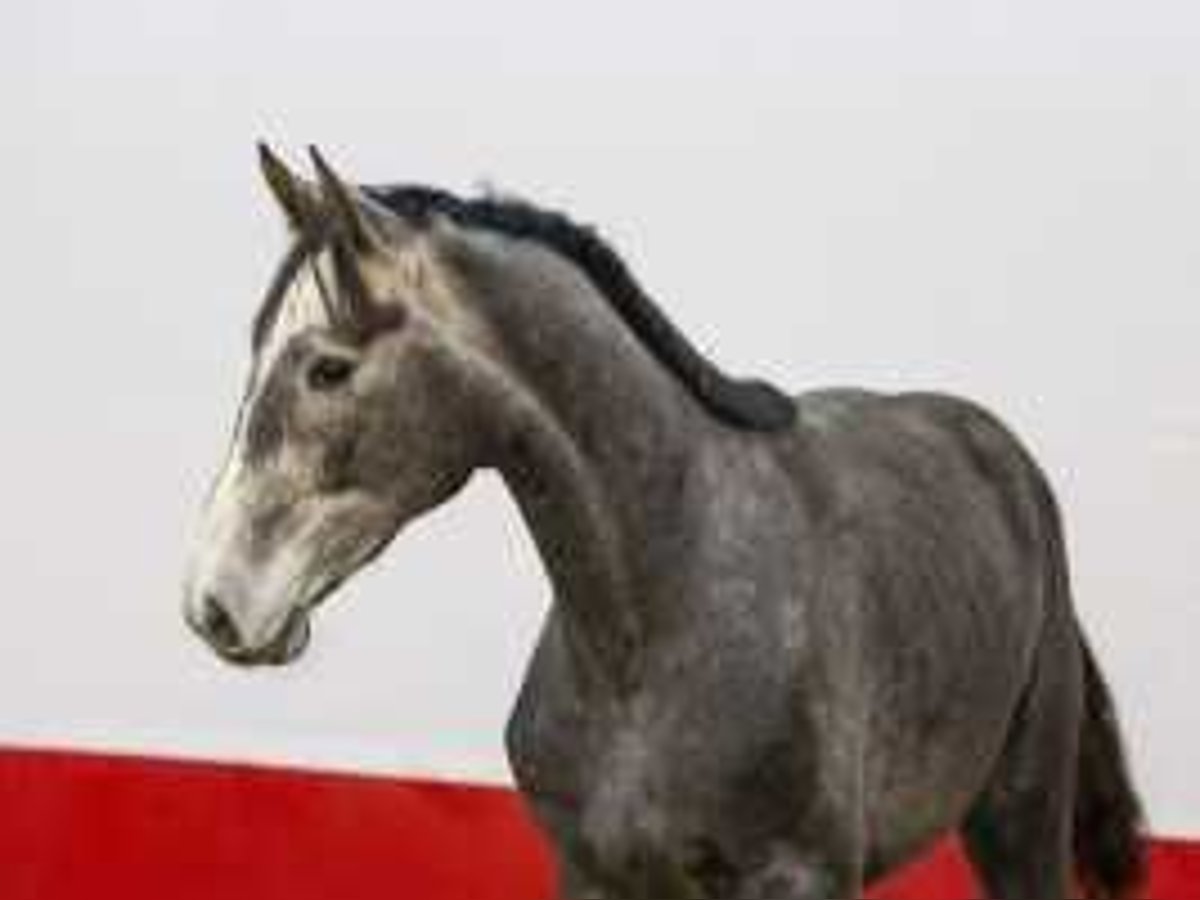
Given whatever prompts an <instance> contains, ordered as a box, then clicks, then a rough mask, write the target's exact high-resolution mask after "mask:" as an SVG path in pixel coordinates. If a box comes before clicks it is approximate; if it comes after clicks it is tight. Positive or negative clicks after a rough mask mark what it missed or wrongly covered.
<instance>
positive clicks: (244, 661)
mask: <svg viewBox="0 0 1200 900" xmlns="http://www.w3.org/2000/svg"><path fill="white" fill-rule="evenodd" d="M311 638H312V625H311V623H310V621H309V617H308V610H307V609H304V608H299V609H295V610H293V611H292V612H291V613H289V614H288V616H287V618H286V619H285V620H284V622H283V625H282V626H280V628H279V630H278V631H277V632H276V633H275V636H274V637H272V638H271V640H269V641H267V642H266V643H265V644H260V645H259V646H257V647H234V648H231V647H222V646H220V645H211V644H210V645H211V646H213V649H214V650H215V651H216V652H217V655H218V656H220V657H221V658H222V659H223V660H225V661H226V662H229V663H233V664H234V665H237V666H243V667H247V668H251V667H256V666H285V665H288V664H289V663H292V662H295V661H296V660H297V659H299V658H300V656H301V655H303V653H304V651H305V650H306V649H307V648H308V644H309V641H310V640H311Z"/></svg>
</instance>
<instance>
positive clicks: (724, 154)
mask: <svg viewBox="0 0 1200 900" xmlns="http://www.w3.org/2000/svg"><path fill="white" fill-rule="evenodd" d="M1198 88H1200V11H1198V8H1197V7H1196V6H1195V4H1193V3H1186V2H1174V3H1172V2H1163V0H1149V2H1147V0H1142V2H1137V3H1132V2H1125V3H1117V2H1109V0H1087V2H1084V0H1053V2H1047V0H1021V2H1008V3H1004V2H964V0H943V2H931V0H923V2H922V0H904V2H900V0H896V2H886V0H837V2H815V3H806V4H796V3H791V2H784V0H779V2H772V0H742V2H739V3H737V4H729V3H721V4H717V3H700V2H682V0H675V2H660V3H655V4H648V3H638V2H634V0H608V2H606V3H603V4H583V3H575V4H568V3H562V2H550V0H516V2H506V3H502V4H500V3H466V2H462V0H451V2H439V3H437V4H428V5H427V4H414V3H401V2H392V3H387V4H382V3H381V4H371V3H367V2H364V0H341V2H338V3H318V2H314V0H302V2H290V3H286V4H285V3H253V4H251V3H246V2H240V3H238V2H232V0H211V2H204V3H201V2H192V3H186V4H185V3H165V2H149V0H145V2H136V0H111V2H106V3H94V2H92V3H89V2H83V0H73V2H72V0H38V2H34V0H6V3H5V4H4V6H3V9H2V10H0V109H2V110H3V121H2V122H0V154H2V155H0V196H2V197H3V205H2V206H0V247H2V248H3V250H2V251H0V253H2V254H3V255H2V257H0V258H2V260H3V265H2V266H0V278H2V282H0V283H2V284H3V304H4V306H3V308H4V311H5V314H4V326H3V331H2V334H3V351H2V352H0V366H2V369H0V410H2V411H3V428H4V431H3V438H4V439H3V442H2V446H3V466H0V497H2V498H3V510H2V513H0V561H2V563H3V593H2V599H0V604H3V605H2V609H3V612H4V617H3V621H2V623H0V743H2V744H51V745H64V746H68V745H69V746H96V747H106V748H116V749H122V750H138V751H151V752H158V753H172V754H186V755H193V754H198V755H206V756H222V757H236V758H252V759H259V760H271V761H278V762H293V763H295V762H298V763H305V764H313V765H322V766H337V767H347V768H370V769H375V770H381V771H387V772H404V773H414V772H424V773H430V772H435V773H439V774H443V775H459V776H466V777H487V778H500V779H503V778H504V777H505V769H504V765H503V760H502V756H501V753H500V729H501V724H502V722H503V719H504V715H505V712H506V709H507V706H508V703H509V701H510V698H511V697H512V695H513V693H514V691H515V686H516V684H517V682H518V680H519V677H520V675H521V670H522V664H523V661H524V659H525V657H526V654H527V653H528V652H529V650H530V646H531V642H532V639H533V635H534V629H535V627H536V623H537V621H538V619H539V617H540V615H541V611H542V609H543V607H544V605H545V603H546V602H547V599H548V597H547V589H546V586H545V584H544V582H543V580H542V578H541V573H540V568H539V564H538V562H537V559H536V557H535V556H534V553H533V549H532V546H531V543H530V541H529V540H528V538H527V537H526V536H525V535H524V533H523V532H522V530H521V527H520V523H519V521H518V519H517V517H516V515H515V512H514V510H513V508H512V506H511V504H510V503H509V502H508V501H507V498H506V497H505V496H504V494H503V492H502V491H501V490H500V488H499V486H498V484H497V482H496V481H495V479H493V478H491V477H483V478H480V479H478V480H477V481H476V482H475V483H474V485H473V486H472V488H471V489H470V490H469V491H468V493H467V494H466V495H465V496H464V497H463V498H461V499H460V500H459V501H458V502H457V503H456V504H454V505H453V506H451V507H449V508H447V509H444V510H442V511H440V512H439V513H438V514H437V515H435V516H433V517H432V518H430V519H428V520H427V521H425V522H423V523H422V524H421V525H420V526H419V527H417V528H415V529H414V530H413V531H412V532H411V533H409V534H408V535H407V536H406V537H405V538H404V539H403V540H401V541H400V542H399V543H398V544H397V545H396V546H395V547H394V548H393V550H392V551H391V552H390V554H389V555H388V556H387V558H386V559H385V560H384V561H383V562H382V563H381V564H380V565H379V566H377V567H376V568H374V569H372V570H371V571H370V572H369V573H367V574H365V575H364V576H363V577H362V578H361V579H360V580H358V581H357V582H355V583H353V584H352V585H350V586H349V587H348V588H347V589H346V590H345V592H344V595H343V596H342V597H341V598H340V600H339V602H337V603H336V604H334V605H333V606H332V607H331V608H330V609H329V611H328V612H327V613H326V614H324V615H323V616H322V617H321V620H320V622H319V623H318V626H319V627H318V634H317V640H316V643H315V645H314V647H313V650H312V653H311V654H310V656H309V657H307V658H306V660H305V661H304V663H303V664H302V665H300V666H299V667H297V668H295V669H292V670H289V671H284V672H272V673H256V674H249V675H248V674H245V673H241V672H236V671H232V670H229V669H226V668H224V667H222V666H220V665H219V664H218V663H217V662H216V661H215V660H214V659H213V658H211V657H210V655H209V654H208V653H207V652H206V651H204V650H203V649H202V648H201V647H200V646H199V645H198V644H197V643H196V642H195V641H194V640H192V639H191V638H190V637H189V636H188V635H187V634H186V633H185V632H184V630H183V627H182V625H181V623H180V619H179V615H178V606H179V582H180V577H181V573H182V565H183V558H184V554H185V551H186V546H187V540H188V538H189V536H190V533H191V530H192V526H193V524H194V521H195V518H196V512H197V509H198V505H199V503H200V500H201V498H202V496H203V492H204V490H205V488H206V486H207V482H208V479H209V477H210V476H211V475H212V474H213V473H214V472H215V469H216V466H217V463H218V460H219V458H220V455H221V453H222V451H223V449H224V443H225V440H226V438H227V435H228V430H229V428H230V426H231V423H232V414H233V411H234V404H235V402H236V399H237V396H238V393H239V390H240V384H241V379H242V376H243V373H244V371H245V368H246V361H247V351H248V332H247V326H248V322H249V319H250V316H251V314H252V312H253V310H254V308H255V305H256V302H257V298H258V296H259V295H260V293H261V291H262V289H263V288H264V286H265V283H266V279H267V277H268V274H269V271H270V270H271V268H272V267H273V265H274V262H275V260H276V258H277V257H278V255H279V254H280V253H281V251H282V249H283V243H284V242H283V237H282V230H281V228H280V226H279V224H278V222H277V221H276V217H275V214H274V211H273V210H272V209H271V207H270V205H269V204H268V201H267V197H266V195H265V192H264V191H263V190H262V189H261V188H260V186H259V184H258V182H257V175H256V172H255V168H254V164H253V155H252V142H253V140H254V139H255V138H258V137H267V138H270V139H272V140H274V141H276V142H278V144H279V146H280V147H281V148H284V149H286V150H290V151H291V152H292V154H293V157H294V158H298V155H299V151H301V150H302V149H303V146H304V144H305V143H307V142H309V141H317V142H319V143H321V144H322V145H323V146H324V147H325V148H326V149H327V150H328V151H329V153H330V154H331V155H332V157H333V159H334V160H336V161H337V162H338V163H339V164H340V165H341V166H342V167H343V168H344V169H346V170H348V171H350V172H352V173H354V174H355V175H357V176H359V177H361V178H362V179H365V180H377V181H386V180H392V179H405V180H409V179H412V180H425V181H431V182H435V183H440V184H443V185H446V186H449V187H452V188H459V189H470V188H471V186H472V185H473V184H475V183H477V182H479V181H480V180H484V181H491V182H494V183H495V184H497V185H498V186H500V187H502V188H504V189H507V190H511V191H515V192H518V193H522V194H525V195H527V196H529V197H532V198H535V199H538V200H540V201H543V202H546V203H549V204H553V205H558V206H561V207H564V208H566V209H569V210H571V211H572V212H573V213H575V214H576V215H577V216H578V217H580V218H582V219H584V220H587V221H594V222H597V223H600V224H601V225H602V226H603V227H604V229H605V231H606V232H607V233H608V234H609V235H610V236H611V237H612V238H613V239H614V240H615V241H616V243H617V245H618V246H619V247H620V248H621V249H623V251H624V252H625V253H626V255H627V257H628V259H629V260H630V262H631V263H632V264H633V266H634V267H635V270H636V271H637V272H639V273H640V275H641V277H642V278H643V280H644V281H645V283H646V284H647V285H648V286H649V288H650V289H651V290H652V292H653V293H654V294H656V295H657V296H658V297H659V298H660V299H661V301H662V303H663V304H664V305H665V306H666V307H667V308H668V309H669V310H670V311H671V313H672V314H673V315H674V316H675V317H676V318H677V320H678V322H679V323H680V324H681V325H682V326H683V327H684V328H685V329H686V330H687V331H688V332H689V333H691V334H692V335H693V336H694V337H695V338H696V339H697V340H698V341H699V342H700V343H701V344H702V345H704V346H706V347H709V348H712V349H713V351H714V353H715V355H716V356H717V358H719V359H720V360H721V361H723V362H724V363H726V364H727V365H728V366H729V367H730V368H732V369H735V370H740V371H756V372H760V373H763V374H766V375H769V376H772V377H774V378H776V379H778V380H779V381H781V382H782V383H784V384H786V385H788V386H789V387H794V388H800V387H802V386H815V385H821V384H830V383H862V384H867V385H872V386H876V387H884V388H901V387H934V388H942V389H950V390H956V391H961V392H965V393H969V394H971V395H973V396H975V397H978V398H980V399H982V400H984V401H986V402H988V403H990V404H992V405H994V406H995V407H996V408H997V409H998V410H999V411H1000V412H1002V413H1003V414H1004V415H1005V416H1007V417H1008V418H1009V419H1010V420H1011V421H1012V422H1013V423H1014V424H1015V425H1016V426H1017V427H1018V428H1019V430H1020V431H1021V432H1022V433H1023V434H1024V435H1025V437H1026V438H1027V439H1028V440H1029V441H1030V442H1031V443H1032V444H1033V445H1034V447H1035V448H1036V449H1037V451H1038V452H1039V453H1040V455H1041V458H1042V459H1043V461H1044V462H1045V464H1046V466H1047V468H1048V469H1049V470H1050V472H1051V474H1052V476H1053V478H1054V480H1055V481H1056V483H1057V484H1058V486H1059V488H1060V491H1061V493H1062V497H1063V501H1064V504H1065V507H1066V510H1067V514H1068V517H1069V524H1070V527H1071V545H1072V550H1073V554H1074V561H1075V569H1076V582H1077V588H1078V594H1079V600H1080V604H1081V606H1082V608H1083V611H1084V615H1085V618H1086V620H1087V623H1088V625H1089V626H1090V629H1091V632H1092V634H1093V635H1094V640H1095V642H1096V644H1097V645H1098V650H1099V652H1100V653H1101V655H1102V657H1103V662H1104V663H1105V665H1106V668H1107V670H1108V672H1109V673H1110V677H1111V679H1112V680H1113V682H1114V684H1115V687H1116V690H1117V693H1118V695H1119V699H1120V701H1121V703H1122V706H1123V713H1124V718H1125V721H1126V723H1127V725H1128V729H1129V731H1130V733H1131V735H1132V743H1133V750H1134V756H1135V762H1136V766H1137V770H1138V774H1139V776H1140V777H1141V779H1142V782H1143V784H1144V785H1145V786H1146V789H1147V791H1148V794H1149V797H1150V801H1151V809H1152V812H1153V814H1154V818H1155V823H1156V825H1157V827H1158V828H1159V829H1160V830H1166V831H1176V832H1186V831H1189V830H1190V831H1191V832H1193V833H1195V832H1196V831H1198V830H1200V779H1197V778H1196V776H1195V774H1194V771H1195V768H1194V767H1195V763H1196V760H1197V759H1200V713H1197V704H1196V703H1195V701H1194V696H1193V695H1194V687H1195V684H1196V682H1197V679H1198V678H1200V661H1198V657H1200V647H1198V646H1197V635H1200V572H1198V570H1197V567H1196V565H1195V558H1196V556H1197V551H1198V550H1200V542H1198V539H1197V526H1196V518H1197V510H1198V509H1200V399H1198V397H1197V384H1198V383H1200V356H1198V353H1197V340H1198V338H1200V104H1198V94H1197V90H1198Z"/></svg>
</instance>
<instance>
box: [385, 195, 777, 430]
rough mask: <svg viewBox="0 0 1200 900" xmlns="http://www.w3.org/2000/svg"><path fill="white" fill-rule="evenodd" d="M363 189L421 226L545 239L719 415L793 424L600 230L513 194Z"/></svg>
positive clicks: (771, 393) (768, 424)
mask: <svg viewBox="0 0 1200 900" xmlns="http://www.w3.org/2000/svg"><path fill="white" fill-rule="evenodd" d="M363 190H364V191H366V192H367V194H369V195H370V196H371V197H372V198H373V199H375V200H377V201H378V202H380V203H382V204H383V205H384V206H386V207H387V208H388V209H390V210H391V211H392V212H394V213H396V214H397V215H399V216H401V217H402V218H404V219H407V220H409V221H410V222H413V223H414V224H417V225H421V224H425V223H427V222H428V221H429V220H430V218H431V217H432V216H435V215H442V216H445V217H446V218H448V219H450V220H451V221H452V222H454V223H456V224H458V225H461V226H465V227H469V228H484V229H489V230H491V231H495V232H498V233H500V234H503V235H506V236H508V237H512V238H518V239H522V240H530V241H535V242H537V243H539V244H541V245H542V246H544V247H546V248H547V249H549V250H551V251H553V252H555V253H557V254H558V255H560V256H562V257H564V258H565V259H567V260H569V261H570V262H572V263H574V264H575V265H576V266H577V267H578V268H579V269H580V270H582V272H583V273H584V274H585V275H586V276H587V277H588V279H589V280H590V281H591V282H592V284H593V285H594V286H595V288H596V289H597V290H598V291H599V292H600V294H601V295H602V296H604V297H605V298H606V299H607V300H608V302H609V303H610V304H611V305H612V307H613V309H614V310H615V311H616V313H617V314H618V315H619V316H620V317H621V319H622V320H623V321H624V322H625V324H626V325H628V326H629V328H630V329H631V330H632V331H633V333H634V334H635V335H637V337H638V339H639V340H640V341H641V342H642V344H643V345H644V346H645V347H646V348H647V349H649V350H650V352H651V353H652V354H653V355H654V357H655V358H656V359H658V361H659V362H661V363H662V364H663V365H664V366H666V367H667V369H669V370H670V371H671V372H672V373H673V374H674V375H675V376H676V377H677V378H678V379H679V380H680V381H681V382H682V383H683V384H684V385H685V386H686V387H687V388H688V390H689V391H690V392H691V393H692V395H693V396H694V397H695V398H696V399H697V400H699V401H700V403H701V404H702V405H703V406H704V407H705V408H706V409H708V410H709V411H710V412H711V413H712V414H713V415H715V416H716V417H717V418H718V419H720V420H721V421H723V422H725V423H727V424H729V425H733V426H736V427H738V428H743V429H747V430H751V431H780V430H783V429H785V428H788V427H790V426H791V425H792V422H793V419H794V417H795V407H794V404H793V402H792V400H791V398H789V397H788V396H787V395H786V394H784V393H783V392H782V391H780V390H779V389H778V388H776V387H774V386H772V385H770V384H767V383H766V382H764V381H760V380H758V379H742V378H732V377H730V376H728V375H726V374H725V373H724V372H722V371H721V370H720V369H719V368H718V367H717V366H716V365H715V364H713V363H712V362H711V361H709V360H708V359H707V358H705V357H704V356H703V355H702V354H701V353H700V352H699V351H698V350H697V349H696V348H695V347H694V346H693V345H692V343H691V342H690V341H689V340H688V339H687V338H686V337H685V336H684V335H683V333H682V332H680V331H679V329H678V328H676V327H675V325H674V324H673V323H672V322H671V321H670V320H669V319H668V318H667V317H666V315H664V314H663V312H662V311H661V310H660V309H659V308H658V306H657V305H656V304H655V303H654V301H653V300H651V299H650V297H649V296H648V295H647V294H646V293H645V292H644V291H643V290H642V288H641V286H640V285H639V284H638V283H637V281H636V280H635V279H634V277H633V275H632V273H630V271H629V269H628V267H626V265H625V263H624V261H623V260H622V259H621V258H620V257H619V256H618V255H617V253H616V251H614V250H613V249H612V247H611V246H609V245H608V244H607V243H606V242H605V241H604V240H603V239H602V238H601V237H600V236H599V235H598V234H597V233H596V232H595V231H594V230H593V229H591V228H588V227H585V226H582V225H578V224H576V223H575V222H573V221H571V220H570V219H569V218H568V217H567V216H565V215H563V214H562V213H559V212H554V211H550V210H545V209H541V208H539V207H536V206H533V205H531V204H528V203H525V202H523V201H515V200H510V199H507V198H505V199H500V198H496V197H491V196H486V197H481V198H477V199H464V198H462V197H458V196H456V195H454V194H451V193H449V192H448V191H443V190H440V189H438V188H432V187H426V186H421V185H399V186H384V187H364V188H363Z"/></svg>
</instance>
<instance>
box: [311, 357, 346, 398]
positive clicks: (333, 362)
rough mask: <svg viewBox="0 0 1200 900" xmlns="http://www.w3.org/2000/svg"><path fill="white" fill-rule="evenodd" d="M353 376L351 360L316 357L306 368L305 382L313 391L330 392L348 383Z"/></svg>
mask: <svg viewBox="0 0 1200 900" xmlns="http://www.w3.org/2000/svg"><path fill="white" fill-rule="evenodd" d="M353 374H354V361H353V360H350V359H346V357H344V356H318V357H317V358H316V359H315V360H313V362H312V365H310V366H309V367H308V371H307V372H306V373H305V380H306V381H307V382H308V386H309V387H310V388H311V389H312V390H314V391H331V390H333V389H334V388H337V387H341V386H342V385H343V384H345V383H346V382H347V381H349V380H350V376H351V375H353Z"/></svg>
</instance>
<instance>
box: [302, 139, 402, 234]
mask: <svg viewBox="0 0 1200 900" xmlns="http://www.w3.org/2000/svg"><path fill="white" fill-rule="evenodd" d="M308 153H309V156H310V157H311V158H312V163H313V168H315V169H316V170H317V181H318V183H319V184H320V186H321V194H322V195H323V196H324V198H325V201H326V203H327V204H328V205H329V209H330V211H331V212H332V214H333V219H334V222H335V224H336V225H337V227H338V228H339V229H340V230H341V232H342V234H343V235H344V236H345V237H347V238H348V239H349V240H350V244H351V246H353V247H354V249H355V250H358V251H360V252H367V251H370V250H374V249H377V248H379V247H381V246H383V244H384V236H383V234H382V232H381V230H380V224H379V223H378V222H377V221H375V219H374V217H373V214H372V212H371V209H370V207H371V202H370V200H368V199H367V198H366V197H364V196H363V195H362V192H360V191H359V190H358V189H357V188H355V187H352V186H350V185H348V184H346V182H345V181H343V180H342V179H341V177H339V176H338V174H337V173H336V172H334V171H333V167H332V166H330V165H329V163H328V162H326V161H325V157H324V156H322V155H321V151H320V150H318V149H317V148H316V147H314V146H311V145H310V146H309V148H308Z"/></svg>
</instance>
